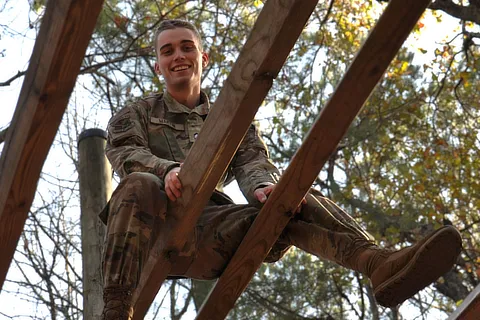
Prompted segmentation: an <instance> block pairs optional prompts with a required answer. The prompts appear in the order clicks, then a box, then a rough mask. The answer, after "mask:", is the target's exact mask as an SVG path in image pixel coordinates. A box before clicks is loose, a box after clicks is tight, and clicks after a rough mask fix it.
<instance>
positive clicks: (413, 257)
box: [284, 220, 462, 307]
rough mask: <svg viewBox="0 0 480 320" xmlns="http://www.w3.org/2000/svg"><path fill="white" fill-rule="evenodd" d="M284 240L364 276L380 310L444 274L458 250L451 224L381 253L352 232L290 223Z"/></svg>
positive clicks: (401, 299) (458, 239) (301, 222)
mask: <svg viewBox="0 0 480 320" xmlns="http://www.w3.org/2000/svg"><path fill="white" fill-rule="evenodd" d="M346 230H347V229H346ZM347 231H348V230H347ZM284 237H285V238H286V239H288V241H289V242H290V244H292V245H294V246H296V247H298V248H300V249H302V250H304V251H306V252H309V253H311V254H314V255H316V256H318V257H322V258H326V259H328V260H330V261H333V262H336V263H338V264H339V265H341V266H344V267H347V268H349V269H352V270H355V271H359V272H361V273H363V274H364V275H366V276H368V277H369V278H370V280H371V282H372V286H373V290H374V294H375V298H376V299H377V302H378V303H379V304H380V305H382V306H385V307H394V306H396V305H398V304H399V303H402V302H403V301H405V300H406V299H408V298H410V297H411V296H413V295H414V294H415V293H417V292H418V291H420V290H422V289H423V288H425V287H426V286H428V285H429V284H430V283H432V282H433V281H435V280H436V279H437V278H439V277H440V276H442V275H443V274H444V273H446V272H447V271H448V270H450V268H452V266H453V265H454V263H455V261H456V259H457V257H458V255H459V254H460V251H461V249H462V241H461V238H460V234H459V232H458V231H457V230H456V229H455V228H454V227H452V226H446V227H442V228H440V229H438V230H437V231H435V232H434V233H432V234H430V235H429V236H427V237H425V238H424V239H423V240H422V241H420V242H418V243H417V244H416V245H414V246H412V247H408V248H405V249H402V250H399V251H389V250H385V249H381V248H379V247H378V246H377V245H375V244H374V243H373V242H372V241H371V240H369V239H367V238H364V237H362V236H361V234H360V233H358V232H338V231H332V230H328V229H325V228H322V227H320V226H319V225H317V224H313V223H308V222H304V221H298V220H292V221H290V223H289V224H288V225H287V227H286V228H285V232H284Z"/></svg>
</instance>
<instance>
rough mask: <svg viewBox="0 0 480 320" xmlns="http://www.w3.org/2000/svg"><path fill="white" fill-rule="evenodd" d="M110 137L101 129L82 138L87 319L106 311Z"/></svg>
mask: <svg viewBox="0 0 480 320" xmlns="http://www.w3.org/2000/svg"><path fill="white" fill-rule="evenodd" d="M106 138H107V133H106V132H105V131H104V130H101V129H89V130H85V131H84V132H82V134H80V136H79V137H78V167H79V168H78V171H79V179H80V206H81V218H80V221H81V228H82V257H83V260H82V261H83V319H85V320H97V319H98V320H99V319H100V317H101V315H102V310H103V279H102V249H103V242H104V238H105V225H104V224H103V222H101V221H100V219H99V218H98V214H99V213H100V211H101V210H102V209H103V208H104V207H105V205H106V204H107V202H108V200H109V199H110V196H111V194H112V183H111V182H112V168H111V166H110V163H109V162H108V160H107V158H106V157H105V144H106Z"/></svg>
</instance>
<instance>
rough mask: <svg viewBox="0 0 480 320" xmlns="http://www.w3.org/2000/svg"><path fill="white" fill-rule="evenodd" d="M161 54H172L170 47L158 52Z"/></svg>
mask: <svg viewBox="0 0 480 320" xmlns="http://www.w3.org/2000/svg"><path fill="white" fill-rule="evenodd" d="M160 53H161V54H162V55H163V56H168V55H171V54H172V49H164V50H162V51H161V52H160Z"/></svg>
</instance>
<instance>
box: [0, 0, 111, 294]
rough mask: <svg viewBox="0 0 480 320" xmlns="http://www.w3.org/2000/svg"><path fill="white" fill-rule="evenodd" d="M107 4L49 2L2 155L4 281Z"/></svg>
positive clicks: (0, 263)
mask: <svg viewBox="0 0 480 320" xmlns="http://www.w3.org/2000/svg"><path fill="white" fill-rule="evenodd" d="M102 4H103V1H101V0H100V1H98V0H85V1H75V0H62V1H60V0H49V1H48V2H47V7H46V10H45V15H44V17H43V22H42V25H41V27H40V32H39V34H38V38H37V40H36V41H35V47H34V49H33V53H32V57H31V59H30V64H29V66H28V70H27V74H26V76H25V80H24V82H23V86H22V89H21V92H20V97H19V99H18V103H17V107H16V109H15V113H14V116H13V120H12V123H11V125H10V128H9V130H8V132H7V137H6V140H5V145H4V149H3V152H2V156H1V158H0V257H1V259H0V287H1V286H2V285H3V282H4V280H5V277H6V274H7V271H8V267H9V265H10V261H11V260H12V257H13V254H14V252H15V247H16V245H17V242H18V239H19V237H20V234H21V232H22V230H23V227H24V225H25V220H26V218H27V214H28V211H29V209H30V205H31V203H32V201H33V197H34V195H35V190H36V186H37V183H38V179H39V176H40V171H41V169H42V166H43V163H44V161H45V158H46V156H47V153H48V150H49V149H50V146H51V144H52V141H53V139H54V137H55V134H56V132H57V130H58V126H59V124H60V121H61V119H62V116H63V113H64V111H65V107H66V106H67V103H68V99H69V96H70V93H71V92H72V89H73V86H74V84H75V81H76V78H77V74H78V72H79V70H80V65H81V63H82V59H83V57H84V55H85V50H86V48H87V45H88V42H89V41H90V38H91V35H92V32H93V28H94V27H95V23H96V21H97V17H98V14H99V13H100V10H101V8H102Z"/></svg>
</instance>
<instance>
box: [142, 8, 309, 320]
mask: <svg viewBox="0 0 480 320" xmlns="http://www.w3.org/2000/svg"><path fill="white" fill-rule="evenodd" d="M317 2H318V0H295V1H284V0H269V1H267V2H266V4H265V7H264V8H263V10H262V12H261V13H260V15H259V17H258V19H257V22H256V23H255V26H254V28H253V30H252V32H251V34H250V36H249V38H248V40H247V42H246V44H245V46H244V47H243V49H242V51H241V53H240V56H239V58H238V60H237V61H236V63H235V65H234V66H233V68H232V71H231V74H230V75H229V77H228V79H227V81H226V82H225V85H224V87H223V88H222V90H221V92H220V95H219V97H218V99H217V100H216V102H215V105H214V106H213V107H212V110H211V112H210V113H209V115H208V117H207V120H206V121H205V124H204V126H203V128H202V131H201V132H200V134H199V136H198V139H197V141H196V142H195V144H194V145H193V147H192V149H191V151H190V153H189V155H188V157H187V159H186V160H185V163H184V164H183V167H182V170H181V171H180V175H179V178H180V180H181V181H182V184H183V195H182V198H181V199H180V201H177V202H178V203H177V204H175V207H174V209H173V210H171V212H170V211H169V213H168V217H169V219H168V221H167V223H170V224H171V226H170V228H169V230H175V231H174V232H171V233H168V234H162V235H160V237H161V239H159V240H158V241H157V243H156V244H155V246H154V249H153V250H152V252H151V254H150V258H149V260H148V261H147V262H146V264H145V266H144V269H143V270H142V276H141V280H140V284H139V286H138V288H137V289H136V290H135V292H134V294H133V301H134V303H135V316H134V319H143V317H144V316H145V314H146V312H147V310H148V308H149V306H150V304H151V303H152V301H153V299H154V298H155V295H156V294H157V292H158V290H159V288H160V286H161V284H162V283H163V281H164V279H165V278H166V276H167V274H168V273H169V272H170V269H171V266H172V264H174V262H175V259H176V257H178V256H179V255H180V256H181V255H182V254H184V253H182V252H181V251H182V249H183V246H184V244H185V239H186V238H187V235H188V234H190V233H192V232H193V229H194V226H195V224H196V221H197V220H198V217H199V216H200V213H201V212H202V210H203V208H204V206H205V205H206V204H207V201H208V199H209V198H210V196H211V194H212V192H213V190H214V188H215V185H216V184H217V182H218V180H219V179H220V177H221V175H222V174H223V172H224V171H225V169H226V168H227V166H228V164H229V162H230V160H231V159H232V157H233V155H234V153H235V151H236V150H237V148H238V146H239V144H240V142H241V140H242V138H243V136H244V135H245V133H246V132H247V130H248V127H249V126H250V124H251V122H252V120H253V118H254V116H255V113H256V112H257V110H258V107H259V106H260V104H261V103H262V101H263V99H264V98H265V96H266V94H267V92H268V90H269V89H270V87H271V86H272V83H273V79H274V78H275V77H276V76H277V74H278V72H279V71H280V69H281V67H282V66H283V64H284V62H285V60H286V58H287V56H288V54H289V53H290V51H291V49H292V47H293V45H294V44H295V42H296V40H297V39H298V37H299V35H300V33H301V31H302V30H303V28H304V26H305V24H306V22H307V20H308V18H309V16H310V15H311V13H312V11H313V9H314V8H315V5H316V4H317ZM162 244H163V245H162Z"/></svg>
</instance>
